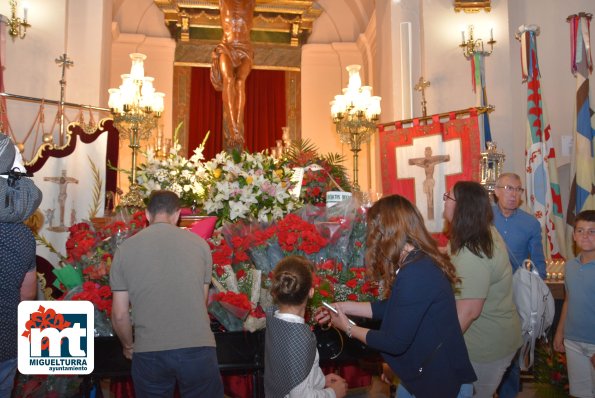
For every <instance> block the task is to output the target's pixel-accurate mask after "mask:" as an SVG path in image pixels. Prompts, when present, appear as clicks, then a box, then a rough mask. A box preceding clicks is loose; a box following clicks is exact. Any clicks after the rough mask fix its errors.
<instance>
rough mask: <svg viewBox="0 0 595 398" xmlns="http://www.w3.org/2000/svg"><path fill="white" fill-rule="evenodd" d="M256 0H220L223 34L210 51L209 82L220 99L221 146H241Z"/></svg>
mask: <svg viewBox="0 0 595 398" xmlns="http://www.w3.org/2000/svg"><path fill="white" fill-rule="evenodd" d="M255 6H256V0H219V10H220V11H219V12H220V15H221V28H222V29H223V38H222V39H221V42H220V43H219V44H218V45H217V46H216V47H215V49H214V50H213V53H212V54H211V62H212V65H211V83H213V87H215V90H217V91H221V95H222V99H223V130H224V133H223V146H224V149H226V150H230V149H234V148H235V149H238V150H241V149H242V148H243V146H244V107H245V105H246V79H247V78H248V75H249V74H250V71H251V70H252V60H253V58H254V50H253V48H252V43H251V41H250V30H251V29H252V20H253V18H254V7H255Z"/></svg>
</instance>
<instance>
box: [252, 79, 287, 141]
mask: <svg viewBox="0 0 595 398" xmlns="http://www.w3.org/2000/svg"><path fill="white" fill-rule="evenodd" d="M286 123H287V114H286V112H285V72H284V71H272V70H252V72H250V76H248V80H246V113H245V115H244V129H245V138H246V144H245V146H246V148H247V149H248V151H250V152H258V151H262V150H263V149H266V148H270V147H273V146H275V145H276V140H278V139H281V136H282V135H283V131H282V130H281V127H283V126H286V125H287V124H286Z"/></svg>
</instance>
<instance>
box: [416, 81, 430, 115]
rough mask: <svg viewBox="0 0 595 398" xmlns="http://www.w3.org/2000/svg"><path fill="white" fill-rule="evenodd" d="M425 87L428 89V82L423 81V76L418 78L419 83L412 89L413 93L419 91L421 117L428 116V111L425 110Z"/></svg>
mask: <svg viewBox="0 0 595 398" xmlns="http://www.w3.org/2000/svg"><path fill="white" fill-rule="evenodd" d="M426 87H430V82H429V81H426V80H424V78H423V76H421V77H420V78H419V81H418V82H417V84H416V85H415V86H414V87H413V89H414V90H415V91H421V112H422V115H423V117H426V116H428V111H427V109H426V103H427V102H426Z"/></svg>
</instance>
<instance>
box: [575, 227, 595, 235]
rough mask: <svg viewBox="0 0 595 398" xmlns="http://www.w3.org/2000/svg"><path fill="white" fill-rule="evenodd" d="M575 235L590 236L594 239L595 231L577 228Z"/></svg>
mask: <svg viewBox="0 0 595 398" xmlns="http://www.w3.org/2000/svg"><path fill="white" fill-rule="evenodd" d="M574 233H575V234H577V235H588V236H590V237H593V236H595V229H583V228H577V229H575V230H574Z"/></svg>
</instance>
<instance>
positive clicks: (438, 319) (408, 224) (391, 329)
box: [316, 195, 476, 398]
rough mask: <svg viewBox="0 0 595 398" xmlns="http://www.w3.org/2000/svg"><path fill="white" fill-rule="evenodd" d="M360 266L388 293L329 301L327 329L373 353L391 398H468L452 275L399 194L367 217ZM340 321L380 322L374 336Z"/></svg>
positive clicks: (469, 376) (468, 370)
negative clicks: (385, 371) (393, 387)
mask: <svg viewBox="0 0 595 398" xmlns="http://www.w3.org/2000/svg"><path fill="white" fill-rule="evenodd" d="M367 221H368V233H367V239H366V247H367V251H366V264H368V266H370V267H372V271H373V272H374V274H375V275H376V276H380V277H382V279H383V280H384V283H385V284H386V285H385V286H386V287H387V288H388V287H390V293H389V297H388V299H385V300H381V301H376V302H374V303H369V302H353V301H347V302H337V303H333V304H332V305H333V306H334V308H335V309H336V310H337V314H334V313H330V312H329V311H327V310H325V309H321V310H319V311H318V312H317V314H316V319H317V320H318V321H319V322H320V323H325V322H328V321H329V317H330V320H331V322H332V324H333V325H334V326H335V327H336V328H338V329H340V330H342V331H343V332H345V333H346V334H347V336H349V337H351V338H356V339H358V340H360V341H361V342H363V343H365V344H367V345H368V346H370V347H371V348H373V349H375V350H378V351H380V353H381V354H382V356H383V357H384V359H385V361H386V362H387V363H388V365H389V366H390V368H391V369H392V370H393V371H394V372H395V373H396V375H397V376H398V377H399V379H400V384H399V386H398V390H397V396H398V397H399V398H408V397H416V398H434V397H442V398H455V397H471V396H472V394H473V391H472V384H471V383H472V382H473V381H474V380H475V379H476V376H475V373H474V371H473V367H472V366H471V362H470V361H469V356H468V353H467V348H466V346H465V341H464V340H463V334H462V332H461V327H460V325H459V321H458V318H457V309H456V303H455V296H454V291H453V287H454V284H455V283H456V282H457V281H458V278H457V277H456V273H455V268H454V266H453V265H452V263H451V262H450V260H449V259H448V257H447V256H446V255H445V254H443V253H441V252H440V251H439V250H438V248H437V246H436V243H435V241H434V239H432V237H431V235H430V234H429V232H428V231H427V230H426V228H425V225H424V221H423V218H422V216H421V214H420V213H419V211H418V210H417V208H415V206H414V205H413V204H411V202H409V201H408V200H407V199H406V198H404V197H402V196H399V195H391V196H387V197H384V198H382V199H380V200H379V201H377V202H376V203H374V205H373V206H372V207H371V208H370V209H369V210H368V213H367ZM346 315H353V316H359V317H365V318H373V319H378V320H381V321H382V324H381V326H380V329H379V330H371V329H367V328H365V327H361V326H354V325H352V324H350V323H349V320H348V318H347V316H346Z"/></svg>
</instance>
